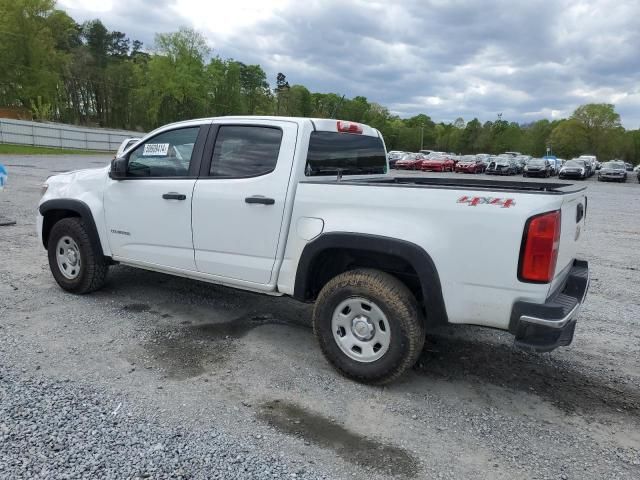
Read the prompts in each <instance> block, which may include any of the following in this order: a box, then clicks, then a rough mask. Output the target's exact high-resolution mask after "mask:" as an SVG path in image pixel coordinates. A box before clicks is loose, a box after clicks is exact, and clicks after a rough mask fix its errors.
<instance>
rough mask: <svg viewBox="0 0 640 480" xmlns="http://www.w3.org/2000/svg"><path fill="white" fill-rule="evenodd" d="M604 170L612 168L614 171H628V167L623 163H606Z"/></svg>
mask: <svg viewBox="0 0 640 480" xmlns="http://www.w3.org/2000/svg"><path fill="white" fill-rule="evenodd" d="M602 168H611V169H613V170H626V168H627V167H626V165H625V164H624V163H621V162H607V163H605V164H604V165H603V166H602Z"/></svg>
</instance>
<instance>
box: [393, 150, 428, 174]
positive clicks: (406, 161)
mask: <svg viewBox="0 0 640 480" xmlns="http://www.w3.org/2000/svg"><path fill="white" fill-rule="evenodd" d="M422 158H423V157H422V155H420V154H419V153H405V154H404V155H403V157H402V158H401V159H400V160H397V161H396V162H395V164H394V168H395V169H396V170H415V169H416V164H417V163H418V162H420V161H421V160H422Z"/></svg>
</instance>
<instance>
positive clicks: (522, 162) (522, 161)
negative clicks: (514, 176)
mask: <svg viewBox="0 0 640 480" xmlns="http://www.w3.org/2000/svg"><path fill="white" fill-rule="evenodd" d="M529 160H531V155H518V156H517V157H515V161H516V163H517V164H518V173H522V172H524V167H525V166H526V165H527V163H528V162H529Z"/></svg>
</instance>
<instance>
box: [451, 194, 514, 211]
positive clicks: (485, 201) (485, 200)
mask: <svg viewBox="0 0 640 480" xmlns="http://www.w3.org/2000/svg"><path fill="white" fill-rule="evenodd" d="M458 203H466V204H467V205H468V206H470V207H475V206H478V205H496V206H499V207H502V208H509V207H512V206H514V205H515V204H516V202H515V201H514V200H513V198H497V197H468V196H466V195H465V196H463V197H460V198H459V199H458Z"/></svg>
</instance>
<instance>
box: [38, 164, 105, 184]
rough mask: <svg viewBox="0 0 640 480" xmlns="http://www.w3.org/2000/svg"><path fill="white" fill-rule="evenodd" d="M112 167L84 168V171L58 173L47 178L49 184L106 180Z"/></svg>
mask: <svg viewBox="0 0 640 480" xmlns="http://www.w3.org/2000/svg"><path fill="white" fill-rule="evenodd" d="M109 169H110V167H109V166H106V167H99V168H84V169H82V170H71V171H69V172H64V173H58V174H56V175H52V176H51V177H49V178H47V183H48V184H49V185H51V184H52V183H71V182H76V181H83V180H93V179H97V178H104V176H105V174H107V173H108V172H109Z"/></svg>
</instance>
